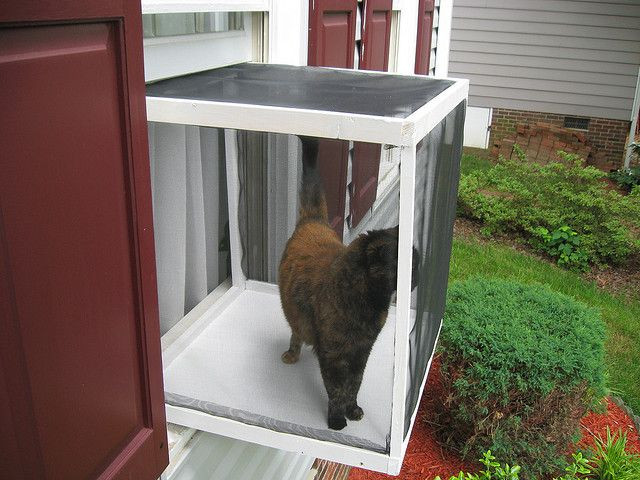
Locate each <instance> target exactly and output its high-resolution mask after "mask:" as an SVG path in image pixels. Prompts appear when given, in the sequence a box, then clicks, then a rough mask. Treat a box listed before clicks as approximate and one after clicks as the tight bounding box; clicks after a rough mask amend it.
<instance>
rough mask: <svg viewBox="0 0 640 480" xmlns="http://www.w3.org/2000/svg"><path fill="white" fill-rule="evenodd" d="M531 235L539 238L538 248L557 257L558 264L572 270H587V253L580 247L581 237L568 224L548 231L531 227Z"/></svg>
mask: <svg viewBox="0 0 640 480" xmlns="http://www.w3.org/2000/svg"><path fill="white" fill-rule="evenodd" d="M533 235H534V236H536V237H538V238H539V239H540V248H541V249H542V250H543V251H545V252H546V253H548V254H549V255H551V256H552V257H554V258H557V261H558V265H560V266H565V267H568V268H570V269H573V270H582V271H585V270H588V269H589V255H587V253H586V252H585V251H584V249H582V247H581V245H582V238H581V236H580V235H579V234H578V232H576V231H574V230H573V229H572V228H571V227H570V226H568V225H563V226H562V227H560V228H556V229H555V230H554V231H553V232H549V230H547V229H546V228H545V227H537V228H534V229H533Z"/></svg>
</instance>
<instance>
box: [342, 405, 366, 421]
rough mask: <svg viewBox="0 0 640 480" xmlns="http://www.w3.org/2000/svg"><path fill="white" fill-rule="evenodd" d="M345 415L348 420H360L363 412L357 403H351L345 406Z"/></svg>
mask: <svg viewBox="0 0 640 480" xmlns="http://www.w3.org/2000/svg"><path fill="white" fill-rule="evenodd" d="M346 415H347V418H348V419H349V420H360V419H361V418H362V417H363V416H364V412H363V411H362V408H360V407H359V406H358V405H353V406H351V407H349V408H347V412H346Z"/></svg>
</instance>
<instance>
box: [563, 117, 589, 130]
mask: <svg viewBox="0 0 640 480" xmlns="http://www.w3.org/2000/svg"><path fill="white" fill-rule="evenodd" d="M564 128H572V129H574V130H589V119H588V118H584V117H564Z"/></svg>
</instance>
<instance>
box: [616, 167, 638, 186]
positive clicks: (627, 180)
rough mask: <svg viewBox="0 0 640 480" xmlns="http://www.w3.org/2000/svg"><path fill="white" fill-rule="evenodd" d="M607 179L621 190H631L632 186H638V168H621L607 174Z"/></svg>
mask: <svg viewBox="0 0 640 480" xmlns="http://www.w3.org/2000/svg"><path fill="white" fill-rule="evenodd" d="M609 178H610V179H611V180H613V181H614V182H616V183H617V184H618V185H619V186H620V187H621V188H624V189H625V190H631V188H633V186H634V185H640V167H631V168H621V169H619V170H615V171H613V172H610V173H609Z"/></svg>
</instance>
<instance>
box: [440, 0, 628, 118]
mask: <svg viewBox="0 0 640 480" xmlns="http://www.w3.org/2000/svg"><path fill="white" fill-rule="evenodd" d="M639 64H640V2H639V1H638V0H616V1H614V2H603V1H595V0H576V1H573V0H571V1H569V0H536V1H534V2H532V1H531V0H455V2H454V8H453V27H452V34H451V52H450V64H449V74H450V75H451V76H452V77H462V78H468V79H469V80H470V82H471V86H470V91H469V103H470V105H472V106H476V107H501V108H512V109H517V110H532V111H540V112H549V113H558V114H566V115H583V116H589V117H603V118H613V119H619V120H629V119H630V118H631V107H632V103H633V97H634V92H635V85H636V75H637V72H638V65H639Z"/></svg>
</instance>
